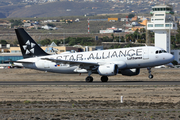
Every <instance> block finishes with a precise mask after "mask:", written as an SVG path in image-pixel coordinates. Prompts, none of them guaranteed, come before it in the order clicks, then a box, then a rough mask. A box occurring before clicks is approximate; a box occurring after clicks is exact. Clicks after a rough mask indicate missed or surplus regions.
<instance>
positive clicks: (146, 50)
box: [143, 48, 149, 60]
mask: <svg viewBox="0 0 180 120" xmlns="http://www.w3.org/2000/svg"><path fill="white" fill-rule="evenodd" d="M147 59H149V49H148V48H144V49H143V60H147Z"/></svg>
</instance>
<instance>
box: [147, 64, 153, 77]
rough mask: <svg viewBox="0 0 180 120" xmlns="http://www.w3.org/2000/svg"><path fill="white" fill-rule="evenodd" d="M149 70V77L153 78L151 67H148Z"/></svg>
mask: <svg viewBox="0 0 180 120" xmlns="http://www.w3.org/2000/svg"><path fill="white" fill-rule="evenodd" d="M147 70H148V72H149V76H148V77H149V79H152V78H153V75H152V74H151V68H150V67H148V68H147Z"/></svg>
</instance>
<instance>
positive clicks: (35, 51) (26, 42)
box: [15, 28, 48, 58]
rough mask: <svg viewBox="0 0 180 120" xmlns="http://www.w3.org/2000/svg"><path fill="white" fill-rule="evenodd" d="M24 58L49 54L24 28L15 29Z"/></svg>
mask: <svg viewBox="0 0 180 120" xmlns="http://www.w3.org/2000/svg"><path fill="white" fill-rule="evenodd" d="M15 32H16V35H17V38H18V41H19V45H20V48H21V52H22V55H23V58H30V57H35V56H44V55H48V54H47V53H46V52H45V51H44V50H42V48H41V47H40V46H39V45H38V44H37V43H36V42H35V41H34V40H33V39H32V38H31V37H30V36H29V34H28V33H27V32H26V31H25V30H24V29H23V28H18V29H15Z"/></svg>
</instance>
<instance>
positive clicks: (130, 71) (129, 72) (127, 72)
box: [120, 68, 140, 76]
mask: <svg viewBox="0 0 180 120" xmlns="http://www.w3.org/2000/svg"><path fill="white" fill-rule="evenodd" d="M120 73H121V74H122V75H125V76H135V75H138V74H139V73H140V69H139V68H136V69H125V70H121V71H120Z"/></svg>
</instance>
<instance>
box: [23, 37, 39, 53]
mask: <svg viewBox="0 0 180 120" xmlns="http://www.w3.org/2000/svg"><path fill="white" fill-rule="evenodd" d="M35 46H36V44H35V43H31V42H30V41H29V40H27V42H26V43H25V45H23V49H24V50H25V51H26V53H25V54H26V55H27V54H30V53H32V54H34V47H35Z"/></svg>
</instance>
